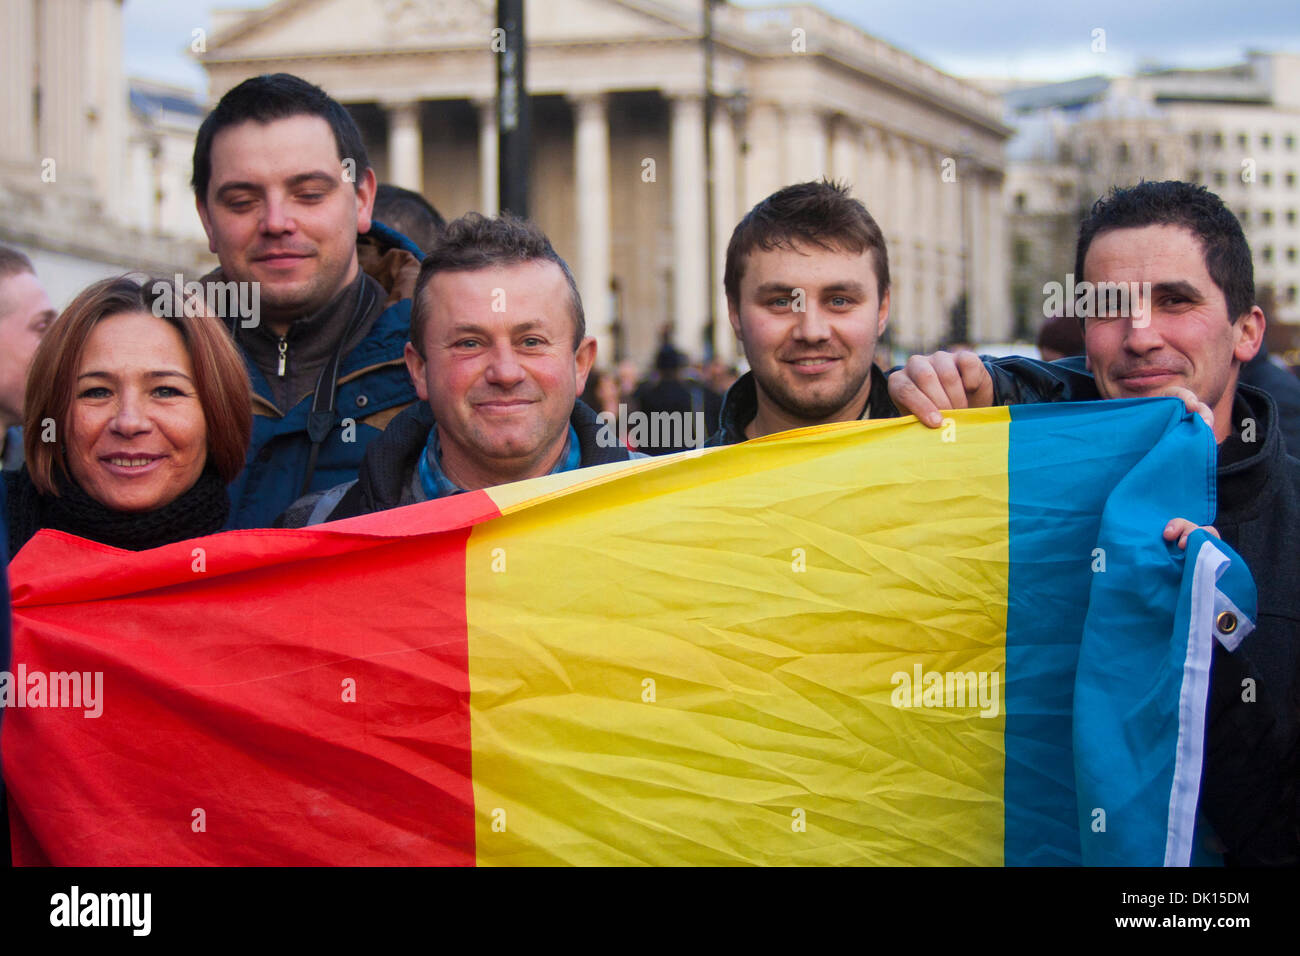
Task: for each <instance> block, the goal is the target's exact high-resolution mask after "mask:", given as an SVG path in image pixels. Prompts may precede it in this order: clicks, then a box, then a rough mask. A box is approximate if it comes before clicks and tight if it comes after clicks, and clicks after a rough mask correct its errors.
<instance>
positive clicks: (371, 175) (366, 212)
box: [357, 169, 377, 235]
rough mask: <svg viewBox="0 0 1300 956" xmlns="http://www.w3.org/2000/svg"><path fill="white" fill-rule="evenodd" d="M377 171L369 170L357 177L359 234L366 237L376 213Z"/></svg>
mask: <svg viewBox="0 0 1300 956" xmlns="http://www.w3.org/2000/svg"><path fill="white" fill-rule="evenodd" d="M376 189H377V185H376V182H375V171H374V170H373V169H367V170H366V171H365V172H364V173H362V174H361V175H360V176H359V177H357V233H358V234H359V235H365V234H366V233H368V232H369V231H370V223H371V221H372V217H373V215H374V212H375V191H376Z"/></svg>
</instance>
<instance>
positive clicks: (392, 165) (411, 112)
mask: <svg viewBox="0 0 1300 956" xmlns="http://www.w3.org/2000/svg"><path fill="white" fill-rule="evenodd" d="M385 109H386V112H387V114H388V182H389V183H391V184H392V185H394V186H401V187H402V188H403V189H411V190H414V191H415V192H417V193H421V194H423V192H424V169H423V167H424V155H423V153H424V144H423V142H422V141H421V138H420V103H419V101H418V100H406V101H404V102H400V103H387V104H385Z"/></svg>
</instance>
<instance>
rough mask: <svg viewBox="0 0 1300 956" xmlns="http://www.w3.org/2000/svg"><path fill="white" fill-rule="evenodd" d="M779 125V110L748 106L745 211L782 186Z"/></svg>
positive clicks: (768, 106)
mask: <svg viewBox="0 0 1300 956" xmlns="http://www.w3.org/2000/svg"><path fill="white" fill-rule="evenodd" d="M782 126H783V123H782V115H781V110H780V107H778V106H775V105H773V104H771V103H755V104H754V105H753V106H751V107H750V110H749V120H748V124H747V127H748V128H747V130H746V139H747V140H748V143H749V151H748V152H747V153H746V154H745V211H748V210H750V209H753V208H754V206H755V205H757V204H758V203H759V202H761V201H762V200H763V199H764V198H766V197H767V196H770V195H772V193H774V192H776V191H777V190H778V189H780V188H781V187H782V186H783V185H785V182H786V179H785V169H784V163H783V160H784V157H785V148H784V144H783V143H782V138H783V136H784V133H783V130H782Z"/></svg>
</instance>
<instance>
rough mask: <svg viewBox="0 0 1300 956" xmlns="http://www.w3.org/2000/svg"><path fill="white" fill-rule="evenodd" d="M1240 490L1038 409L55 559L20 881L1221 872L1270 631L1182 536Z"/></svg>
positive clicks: (1149, 428) (46, 573)
mask: <svg viewBox="0 0 1300 956" xmlns="http://www.w3.org/2000/svg"><path fill="white" fill-rule="evenodd" d="M1214 462H1215V446H1214V441H1213V437H1212V435H1211V434H1210V431H1209V430H1208V429H1207V428H1206V427H1205V426H1204V425H1203V424H1202V423H1201V422H1200V421H1199V420H1197V419H1194V418H1192V417H1191V416H1189V415H1187V414H1186V413H1185V412H1184V410H1183V407H1182V405H1181V403H1179V402H1177V401H1174V400H1154V401H1150V400H1149V401H1140V402H1109V403H1103V402H1096V403H1089V404H1081V405H1056V406H1024V407H1016V408H1011V409H987V410H978V411H967V412H960V413H954V414H953V415H952V417H951V419H950V420H947V421H946V422H945V424H944V426H943V427H942V428H939V429H935V430H930V429H926V428H923V427H921V426H920V425H918V424H917V423H916V422H915V421H914V420H913V419H897V420H892V421H882V422H864V423H848V424H841V425H830V426H824V427H819V428H813V429H807V430H802V431H798V432H790V433H786V434H783V435H779V436H773V437H771V438H767V439H762V440H757V441H751V442H747V443H745V444H742V445H737V446H733V447H729V448H721V449H716V450H710V451H706V452H702V453H701V452H690V453H686V454H684V455H678V456H672V457H670V458H662V459H655V460H650V461H638V462H631V463H627V464H623V465H616V466H603V467H601V468H596V469H589V470H584V471H579V472H573V473H568V474H564V475H555V476H548V477H546V478H540V479H537V480H534V481H528V482H521V483H519V484H515V485H508V486H503V487H499V488H493V489H490V490H487V491H478V492H473V493H469V494H465V495H461V496H458V497H455V498H451V499H447V500H443V501H438V502H428V503H425V504H421V505H414V506H412V507H409V508H402V509H398V510H395V511H391V512H387V513H383V514H377V515H370V516H366V517H363V518H356V519H351V520H348V521H342V522H337V523H334V524H330V525H324V526H320V527H316V528H309V529H303V530H296V531H289V530H258V531H234V532H227V533H224V534H219V535H215V536H212V537H209V538H203V539H198V540H195V541H187V542H183V543H180V544H176V545H172V546H169V547H165V548H159V549H157V550H154V551H149V552H143V553H138V554H131V553H123V552H120V551H116V550H113V549H111V548H107V547H104V546H101V545H98V544H94V543H91V542H88V541H84V540H81V539H77V538H73V537H69V536H67V535H63V534H59V533H56V532H49V531H45V532H41V533H40V534H39V535H38V536H37V537H36V538H34V539H33V540H32V541H31V542H30V543H29V544H28V545H27V547H25V548H24V549H23V551H22V552H21V554H19V555H18V556H17V557H16V559H15V560H14V562H13V564H12V566H11V567H10V576H11V582H12V584H11V593H12V597H13V604H14V617H15V621H14V623H15V632H14V658H13V665H11V674H10V677H9V683H8V685H7V690H8V693H7V698H6V702H7V705H8V706H7V707H6V709H5V713H4V724H3V759H4V769H5V773H6V778H7V780H8V784H9V824H10V828H11V834H12V837H13V845H14V858H15V862H17V863H19V864H46V863H53V864H85V865H118V864H180V865H188V864H251V865H261V864H476V863H477V864H489V865H501V864H523V865H536V864H598V865H603V864H616V865H617V864H885V865H895V864H978V865H1001V864H1010V865H1024V864H1077V863H1127V864H1141V865H1160V864H1185V863H1187V862H1189V860H1190V859H1191V855H1192V850H1193V844H1194V838H1193V828H1194V826H1195V822H1196V801H1197V792H1198V786H1199V780H1200V774H1201V761H1202V742H1203V739H1204V720H1205V701H1206V691H1207V686H1208V679H1209V661H1210V651H1211V641H1212V640H1214V639H1215V622H1216V615H1218V614H1219V613H1221V612H1224V611H1225V610H1229V611H1230V612H1231V613H1233V614H1236V615H1239V619H1238V620H1239V623H1238V625H1237V627H1236V628H1235V630H1234V633H1233V634H1232V635H1231V637H1228V636H1226V635H1223V634H1221V635H1220V639H1223V640H1225V641H1227V640H1234V639H1236V640H1239V639H1240V638H1242V637H1244V636H1245V635H1246V634H1247V633H1249V631H1250V629H1251V626H1252V625H1251V623H1250V619H1251V618H1252V617H1253V614H1254V610H1253V608H1254V587H1253V584H1252V583H1251V581H1250V578H1249V575H1248V573H1247V572H1246V571H1245V570H1244V568H1243V567H1242V566H1241V564H1240V561H1239V559H1237V558H1236V557H1235V555H1233V554H1232V553H1231V552H1230V551H1229V549H1227V548H1226V547H1225V546H1224V545H1222V544H1221V543H1220V542H1218V541H1216V540H1215V539H1213V538H1211V537H1208V536H1207V535H1205V534H1204V533H1202V532H1198V533H1197V534H1196V535H1195V536H1194V537H1193V540H1192V542H1191V544H1190V545H1189V547H1188V550H1187V551H1186V552H1183V551H1180V550H1178V549H1177V547H1175V546H1173V545H1169V544H1166V543H1165V542H1164V541H1163V540H1162V539H1161V531H1162V529H1163V528H1164V526H1165V524H1166V522H1168V521H1169V519H1171V518H1173V517H1178V516H1181V517H1186V518H1190V519H1192V520H1193V521H1195V522H1197V523H1200V524H1205V523H1209V522H1210V521H1211V519H1212V518H1213V514H1214ZM1224 619H1225V620H1226V618H1224ZM73 674H76V675H79V678H80V680H79V681H78V682H77V684H79V685H80V686H74V683H73V681H72V680H71V677H70V676H69V675H73ZM96 675H99V676H98V677H97V676H96ZM20 678H21V679H20ZM97 681H99V683H98V684H97V683H96V682H97ZM96 687H97V688H98V689H97V690H91V691H89V693H90V695H91V696H96V697H97V699H96V700H87V699H84V698H85V696H86V694H87V688H96ZM37 691H39V693H36V692H37ZM78 693H80V694H81V695H82V697H81V698H80V699H79V698H78V696H77V695H78ZM79 705H80V706H79ZM96 710H98V714H97V715H96Z"/></svg>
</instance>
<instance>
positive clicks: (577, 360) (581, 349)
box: [573, 335, 596, 397]
mask: <svg viewBox="0 0 1300 956" xmlns="http://www.w3.org/2000/svg"><path fill="white" fill-rule="evenodd" d="M595 364H596V340H595V339H594V338H592V337H591V336H590V335H589V336H587V337H586V338H585V339H583V340H582V342H581V343H579V345H578V351H576V352H574V353H573V365H574V371H575V373H576V374H575V376H574V385H575V386H576V388H575V394H576V395H577V396H578V397H581V396H582V393H583V390H584V389H586V387H587V376H588V375H590V374H591V367H592V366H593V365H595Z"/></svg>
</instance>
